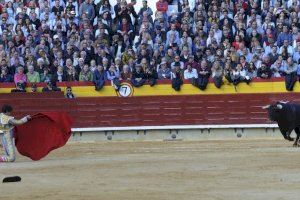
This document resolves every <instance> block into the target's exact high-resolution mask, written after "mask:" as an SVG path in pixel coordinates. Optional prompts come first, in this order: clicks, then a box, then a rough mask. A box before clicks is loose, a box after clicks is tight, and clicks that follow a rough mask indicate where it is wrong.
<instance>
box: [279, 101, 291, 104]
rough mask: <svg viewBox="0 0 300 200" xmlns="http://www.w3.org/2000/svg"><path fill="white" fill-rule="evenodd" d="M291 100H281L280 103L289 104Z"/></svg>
mask: <svg viewBox="0 0 300 200" xmlns="http://www.w3.org/2000/svg"><path fill="white" fill-rule="evenodd" d="M288 102H289V101H279V103H283V104H287V103H288Z"/></svg>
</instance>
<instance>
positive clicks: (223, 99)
mask: <svg viewBox="0 0 300 200" xmlns="http://www.w3.org/2000/svg"><path fill="white" fill-rule="evenodd" d="M124 84H126V85H127V86H130V87H131V88H132V90H133V92H132V94H130V95H128V97H127V98H125V97H120V96H122V95H121V94H118V93H117V92H116V91H115V90H114V89H113V88H112V86H111V85H110V84H109V83H107V85H106V86H105V88H104V90H103V91H100V92H96V91H95V90H94V88H93V86H92V84H91V83H84V84H83V83H61V84H60V85H59V86H61V88H62V89H63V90H64V89H65V87H66V86H72V87H73V91H74V93H75V95H76V96H77V98H75V99H66V98H65V97H64V93H63V92H58V93H57V92H53V93H52V92H51V93H34V94H33V93H25V94H23V93H15V94H8V93H7V94H6V93H5V92H4V93H2V94H1V95H0V102H1V104H4V103H10V104H12V105H13V106H14V107H15V111H16V113H15V114H16V116H18V117H21V116H22V115H25V114H35V113H38V112H47V111H65V112H68V113H69V114H70V115H71V116H72V117H73V119H74V124H73V128H74V129H73V131H74V137H73V140H86V139H87V138H90V139H92V140H94V139H95V138H98V139H101V138H104V139H107V138H108V139H109V138H110V139H111V138H115V139H120V140H123V139H126V138H127V139H129V140H132V139H134V140H143V139H150V140H152V139H154V138H160V139H162V138H163V139H168V138H170V137H171V138H172V137H173V139H174V137H175V136H176V137H175V138H177V139H178V138H181V139H184V138H185V139H187V138H186V137H188V138H190V139H195V138H198V139H201V138H207V137H210V138H220V139H221V138H222V137H225V138H226V137H229V136H233V137H236V136H237V135H238V134H242V135H243V137H246V136H247V135H248V137H250V136H257V135H260V136H262V137H269V136H271V137H274V136H277V137H278V136H280V135H279V134H278V131H277V128H276V125H275V124H273V123H272V122H270V121H269V120H268V116H267V113H266V111H265V110H263V109H262V108H261V107H262V106H264V105H267V104H269V103H271V102H275V101H278V100H285V101H293V102H300V98H299V94H298V91H299V84H298V83H297V84H296V86H295V92H287V91H285V88H284V82H283V81H282V80H281V79H274V80H272V81H271V82H270V81H261V80H256V81H254V82H253V83H251V84H250V85H246V84H241V85H239V86H238V87H237V90H236V91H235V90H234V88H233V86H232V85H225V86H223V87H222V89H220V90H219V89H217V88H215V87H214V85H213V83H210V85H209V86H208V88H207V90H205V91H200V90H199V89H198V88H195V87H194V86H192V85H191V84H189V83H188V82H186V83H185V84H184V86H183V87H182V90H181V91H180V92H178V93H176V92H175V91H173V89H172V88H171V86H170V84H169V83H168V82H160V83H159V84H158V85H157V86H154V87H153V88H152V87H150V86H148V85H146V86H143V87H141V88H133V87H132V86H131V85H130V84H129V83H124ZM42 87H43V84H41V85H39V90H41V88H42ZM11 88H12V87H11V85H2V87H1V90H2V91H6V92H7V91H9V90H10V89H11ZM159 88H160V89H161V90H160V89H159ZM156 89H158V90H156ZM215 91H217V92H215ZM221 93H222V94H221ZM95 94H96V95H95ZM102 94H103V95H102ZM162 94H164V95H162ZM173 94H174V95H173ZM220 125H221V127H220ZM191 126H194V127H193V128H191ZM247 126H248V127H247ZM130 127H135V128H130ZM89 128H94V129H92V130H90V131H87V130H88V129H89ZM224 132H227V133H229V134H226V135H223V134H220V133H224ZM83 133H84V134H83ZM86 133H88V134H86ZM95 133H97V134H95ZM99 133H102V134H99Z"/></svg>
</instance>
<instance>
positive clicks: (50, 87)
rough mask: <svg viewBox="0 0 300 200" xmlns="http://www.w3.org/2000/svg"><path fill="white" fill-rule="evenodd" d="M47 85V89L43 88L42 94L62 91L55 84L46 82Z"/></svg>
mask: <svg viewBox="0 0 300 200" xmlns="http://www.w3.org/2000/svg"><path fill="white" fill-rule="evenodd" d="M46 83H47V85H46V86H45V87H43V89H42V92H56V91H61V89H60V88H57V87H56V86H55V83H53V82H51V81H48V82H46Z"/></svg>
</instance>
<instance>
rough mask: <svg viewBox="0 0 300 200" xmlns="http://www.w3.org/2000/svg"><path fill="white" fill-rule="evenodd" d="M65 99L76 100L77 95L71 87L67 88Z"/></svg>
mask: <svg viewBox="0 0 300 200" xmlns="http://www.w3.org/2000/svg"><path fill="white" fill-rule="evenodd" d="M65 97H66V98H67V99H74V98H75V95H74V94H73V92H72V88H71V87H67V89H66V95H65Z"/></svg>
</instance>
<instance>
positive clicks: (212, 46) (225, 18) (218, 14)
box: [0, 0, 300, 90]
mask: <svg viewBox="0 0 300 200" xmlns="http://www.w3.org/2000/svg"><path fill="white" fill-rule="evenodd" d="M129 1H130V2H128V0H127V2H126V0H117V4H116V5H112V2H111V1H110V0H23V1H21V0H2V1H1V5H0V13H1V22H0V38H1V39H0V67H1V77H0V82H14V83H15V84H16V85H17V86H18V87H19V86H20V87H24V86H25V85H27V86H28V84H32V83H38V82H47V83H49V82H50V83H51V84H55V83H56V82H63V81H92V82H94V83H95V89H96V90H101V88H102V87H103V85H104V82H105V81H107V80H109V81H111V83H112V85H113V86H114V87H115V89H116V90H118V89H119V87H120V82H121V81H122V80H127V81H130V82H131V83H132V84H133V85H134V86H135V87H140V86H142V85H143V84H145V83H148V84H150V85H151V86H153V85H155V84H156V82H157V80H159V79H170V80H172V87H173V88H174V89H175V90H180V86H181V84H182V83H183V80H184V79H188V80H190V81H191V83H192V84H193V85H195V86H196V87H199V88H200V89H201V90H205V88H206V85H207V83H208V79H209V78H212V80H213V81H214V83H215V86H216V87H218V88H220V87H221V86H222V84H223V83H224V81H225V82H229V83H232V84H234V85H237V84H238V83H240V82H246V83H249V82H251V80H252V79H253V78H254V77H259V78H262V79H268V78H271V77H285V80H286V88H287V89H288V90H292V88H293V85H294V83H295V82H296V81H297V78H298V77H300V33H299V28H300V1H299V0H222V1H221V0H156V1H157V2H156V9H153V10H152V9H151V8H150V7H149V6H148V3H149V2H147V1H146V0H142V5H143V6H142V7H139V8H136V7H135V4H136V0H129Z"/></svg>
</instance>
